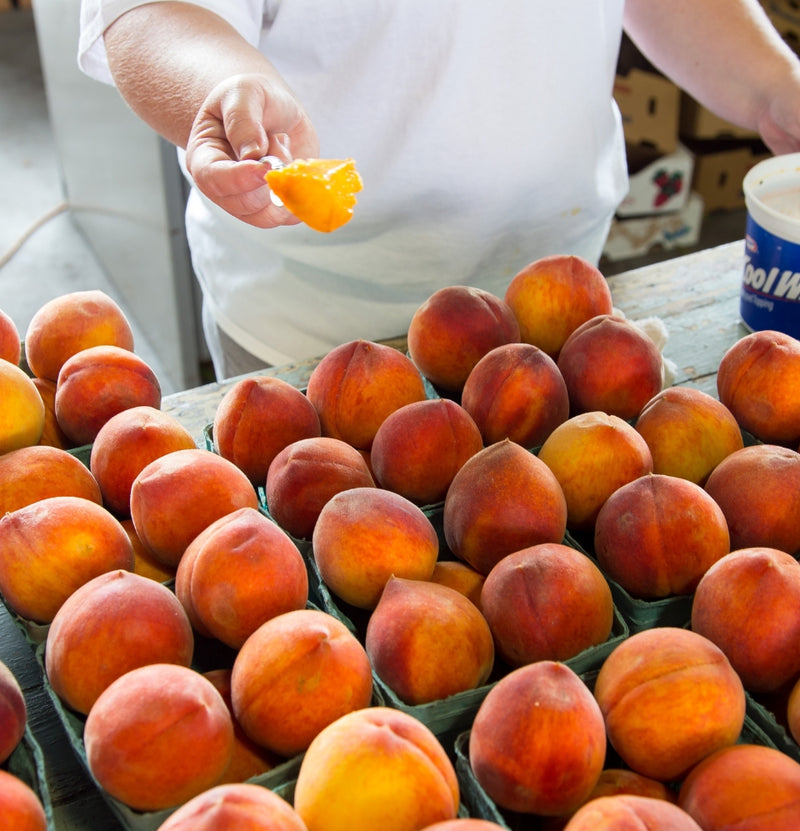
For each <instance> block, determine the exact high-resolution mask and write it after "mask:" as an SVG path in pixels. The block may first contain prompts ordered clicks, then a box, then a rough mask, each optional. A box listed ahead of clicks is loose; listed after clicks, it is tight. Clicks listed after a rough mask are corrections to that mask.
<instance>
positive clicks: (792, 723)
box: [785, 679, 800, 744]
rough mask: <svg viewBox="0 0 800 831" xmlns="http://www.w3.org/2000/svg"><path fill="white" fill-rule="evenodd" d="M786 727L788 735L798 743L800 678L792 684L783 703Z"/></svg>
mask: <svg viewBox="0 0 800 831" xmlns="http://www.w3.org/2000/svg"><path fill="white" fill-rule="evenodd" d="M785 715H786V727H787V728H788V730H789V735H790V736H791V737H792V738H793V739H794V740H795V742H797V744H800V679H798V680H797V681H795V682H794V684H792V686H791V688H790V689H789V695H788V696H787V698H786V704H785Z"/></svg>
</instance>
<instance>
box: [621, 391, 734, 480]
mask: <svg viewBox="0 0 800 831" xmlns="http://www.w3.org/2000/svg"><path fill="white" fill-rule="evenodd" d="M634 426H635V427H636V432H637V433H639V435H640V436H642V438H643V439H644V440H645V441H646V442H647V446H648V447H649V448H650V454H651V455H652V457H653V473H664V474H666V475H668V476H679V477H680V478H681V479H688V480H689V481H690V482H694V483H695V484H696V485H704V484H705V482H706V479H708V476H709V474H710V473H711V471H712V470H713V469H714V468H715V467H716V466H717V465H718V464H719V463H720V462H721V461H722V460H723V459H724V458H725V457H726V456H729V455H730V454H731V453H733V452H734V451H735V450H741V449H742V447H743V446H744V440H743V438H742V431H741V430H740V428H739V425H738V424H737V422H736V419H735V418H734V417H733V413H732V412H731V411H730V410H729V409H728V408H727V407H726V406H725V405H724V404H722V403H721V402H720V401H718V400H717V399H716V398H714V397H713V396H711V395H709V394H708V393H707V392H703V391H702V390H698V389H695V388H694V387H680V386H677V387H667V388H666V389H664V390H662V391H661V392H659V393H658V394H657V395H654V396H653V397H652V398H651V399H650V401H648V402H647V403H646V404H645V405H644V407H643V408H642V411H641V412H640V413H639V415H638V417H637V418H636V423H635V425H634Z"/></svg>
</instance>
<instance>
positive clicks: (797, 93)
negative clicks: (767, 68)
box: [758, 70, 800, 154]
mask: <svg viewBox="0 0 800 831" xmlns="http://www.w3.org/2000/svg"><path fill="white" fill-rule="evenodd" d="M758 131H759V133H760V134H761V138H762V139H763V141H764V143H765V144H766V145H767V147H769V149H770V150H771V151H772V152H773V153H775V154H782V153H795V152H797V151H800V70H799V71H797V72H794V73H787V75H786V77H785V78H784V79H782V80H781V82H780V83H778V84H776V85H775V86H774V87H773V89H772V95H771V96H770V99H769V102H768V106H767V107H766V108H765V110H764V112H763V114H762V115H761V117H760V118H759V121H758Z"/></svg>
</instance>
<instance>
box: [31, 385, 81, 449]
mask: <svg viewBox="0 0 800 831" xmlns="http://www.w3.org/2000/svg"><path fill="white" fill-rule="evenodd" d="M31 380H32V381H33V385H34V387H36V389H37V390H38V391H39V395H40V396H41V398H42V402H43V403H44V430H42V435H41V438H40V439H39V444H45V445H47V446H48V447H59V448H61V449H62V450H70V449H72V448H73V447H75V446H76V445H75V442H74V441H72V440H71V439H70V438H68V437H67V434H66V433H65V432H64V431H63V430H62V429H61V426H60V425H59V423H58V419H57V418H56V382H55V381H50V380H48V379H47V378H32V379H31Z"/></svg>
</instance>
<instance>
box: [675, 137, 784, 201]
mask: <svg viewBox="0 0 800 831" xmlns="http://www.w3.org/2000/svg"><path fill="white" fill-rule="evenodd" d="M691 147H692V149H693V151H694V175H693V177H692V190H693V191H695V192H697V193H698V194H699V195H700V196H701V197H702V199H703V204H704V205H705V210H706V213H710V212H711V211H717V210H734V209H736V208H743V207H744V190H743V188H742V182H743V180H744V177H745V174H746V173H747V171H748V170H750V168H751V167H752V166H753V165H754V164H756V163H757V162H760V161H761V160H762V159H766V158H768V157H769V156H770V153H769V151H768V150H767V149H766V147H764V145H763V144H762V143H761V142H760V141H759V142H711V143H709V144H706V143H704V144H701V145H691Z"/></svg>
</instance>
